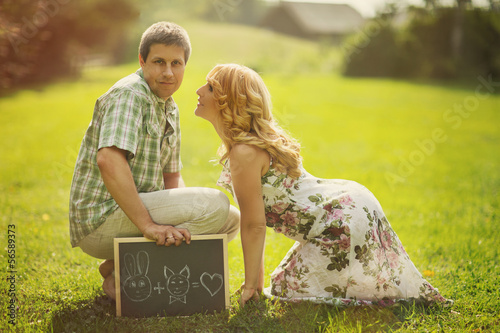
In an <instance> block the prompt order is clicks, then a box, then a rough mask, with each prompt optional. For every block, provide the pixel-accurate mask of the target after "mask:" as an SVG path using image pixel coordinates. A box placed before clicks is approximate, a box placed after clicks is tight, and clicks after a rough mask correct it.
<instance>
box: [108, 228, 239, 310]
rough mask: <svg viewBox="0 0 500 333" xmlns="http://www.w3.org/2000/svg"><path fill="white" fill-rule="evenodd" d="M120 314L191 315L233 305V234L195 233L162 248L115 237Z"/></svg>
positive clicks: (117, 303)
mask: <svg viewBox="0 0 500 333" xmlns="http://www.w3.org/2000/svg"><path fill="white" fill-rule="evenodd" d="M114 246H115V281H116V315H117V316H130V317H150V316H187V315H191V314H193V313H205V312H207V313H211V312H214V311H221V310H224V309H226V308H228V307H229V280H228V277H229V274H228V268H227V236H226V235H202V236H192V240H191V243H190V244H189V245H188V244H186V243H184V242H183V243H182V244H181V245H180V246H173V245H172V246H169V247H166V246H158V245H156V243H155V242H154V241H151V240H148V239H146V238H143V237H133V238H115V245H114Z"/></svg>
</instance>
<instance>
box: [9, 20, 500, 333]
mask: <svg viewBox="0 0 500 333" xmlns="http://www.w3.org/2000/svg"><path fill="white" fill-rule="evenodd" d="M182 25H184V24H182ZM184 26H185V27H186V29H187V30H188V32H189V33H190V35H191V38H192V42H193V49H194V53H193V57H192V58H191V60H190V63H189V64H188V68H187V70H186V75H185V78H184V82H183V85H182V87H181V89H180V90H179V92H177V93H176V95H175V96H174V97H175V99H176V102H177V103H178V105H179V107H180V110H181V122H182V126H183V146H182V149H183V153H182V154H183V163H184V169H183V177H184V179H185V181H186V183H187V185H188V186H209V187H215V181H216V180H217V177H218V174H219V173H220V170H221V167H220V166H214V165H213V163H210V162H209V160H211V159H214V158H215V152H216V149H217V146H218V145H219V140H218V139H217V136H216V134H215V132H214V130H213V128H212V126H211V125H210V124H209V123H207V122H206V121H203V120H201V119H198V118H196V117H195V116H194V115H193V112H192V110H194V108H195V105H196V98H197V97H196V94H195V90H196V89H197V88H198V87H200V86H201V85H203V84H204V81H205V75H206V74H207V73H208V71H209V70H210V69H211V68H212V67H213V65H215V64H216V63H222V62H232V61H235V62H240V63H243V64H251V65H252V66H254V67H258V68H260V70H261V72H262V74H263V77H264V80H265V82H266V83H267V85H268V87H269V89H270V91H271V94H272V96H273V104H274V106H275V111H274V112H275V114H276V116H277V118H278V120H279V121H280V123H281V124H282V125H283V126H284V127H285V128H287V129H288V130H289V131H290V132H291V133H292V134H293V135H294V136H295V137H297V138H298V139H299V141H300V142H301V143H302V147H303V149H302V152H303V156H304V165H305V168H306V169H307V170H308V171H309V172H311V173H312V174H314V175H316V176H318V177H324V178H341V179H351V180H355V181H358V182H359V183H361V184H363V185H365V186H367V187H368V188H369V189H370V190H371V191H372V192H373V193H374V194H375V196H376V197H377V198H378V199H379V200H380V202H381V204H382V207H384V210H385V213H386V215H387V217H388V219H389V221H390V222H391V224H392V227H393V228H394V230H395V231H396V232H397V234H398V236H399V238H400V239H401V241H402V243H403V245H404V246H405V249H406V251H407V252H408V253H409V255H410V257H411V258H412V260H413V262H414V263H415V265H416V267H417V268H418V269H419V270H420V272H422V273H423V274H424V275H425V276H426V278H427V279H428V280H429V281H430V283H431V284H432V285H433V286H435V287H436V288H439V291H440V292H441V293H442V294H443V295H444V296H445V297H447V298H450V299H453V300H454V301H455V305H454V306H453V307H451V308H425V309H422V308H418V307H415V306H413V307H412V306H410V307H402V308H385V309H381V308H370V307H356V308H348V309H339V308H332V307H328V306H323V305H315V304H309V303H303V304H282V303H273V302H271V301H269V300H261V301H260V302H257V303H255V304H251V305H250V306H248V307H245V308H243V309H240V308H239V306H238V304H237V297H236V296H233V297H231V308H230V309H228V310H227V311H224V312H222V313H219V314H206V315H201V314H200V315H195V316H191V317H186V318H170V317H169V318H147V319H135V318H117V317H116V316H115V305H114V304H113V303H111V302H109V301H108V300H107V299H106V298H105V297H104V295H103V292H102V290H101V283H102V279H101V277H100V275H99V273H98V264H99V261H98V260H96V259H93V258H91V257H89V256H88V255H85V254H84V253H83V252H82V251H81V250H79V249H72V248H71V246H70V244H69V235H68V221H67V214H68V200H69V187H70V182H71V176H72V172H73V167H74V163H75V160H76V155H77V152H78V148H79V145H80V142H81V139H82V137H83V133H84V131H85V130H86V127H87V126H88V123H89V121H90V117H91V116H92V110H93V106H94V102H95V100H96V99H97V98H98V97H99V96H100V95H101V94H102V93H104V92H105V91H106V90H107V89H109V87H110V86H111V85H112V84H113V83H114V82H116V81H117V80H118V79H120V78H122V77H123V76H125V75H128V74H130V73H131V72H133V71H135V69H136V68H137V67H138V64H137V63H133V64H129V65H122V66H119V67H109V68H94V69H86V70H85V71H84V72H83V74H82V77H81V78H80V79H79V80H78V81H76V82H61V83H58V84H52V85H48V86H46V87H45V88H44V89H43V90H38V91H33V90H24V91H19V92H17V93H16V94H13V95H11V96H8V97H3V98H1V99H0V110H2V112H0V160H1V161H2V163H0V230H2V233H0V249H1V251H0V261H1V263H2V268H4V267H5V266H6V264H7V234H6V230H7V226H8V225H9V224H14V225H16V270H17V275H16V291H17V297H18V300H17V305H18V309H17V315H18V317H17V326H16V327H15V329H14V331H19V332H30V331H43V332H46V331H48V332H50V331H54V332H114V331H117V332H121V331H125V332H159V331H162V332H207V331H208V332H245V331H250V332H353V331H354V332H358V331H359V332H361V331H362V332H380V331H403V332H405V331H419V332H427V331H428V332H433V331H446V332H464V331H465V332H481V331H484V332H494V331H498V330H499V329H500V317H499V315H498V314H499V313H500V302H499V299H500V279H499V276H500V263H499V259H498V258H499V257H500V256H499V247H498V242H499V239H500V228H499V227H498V225H499V220H498V217H499V194H498V189H499V188H500V176H499V173H498V170H499V167H500V155H499V154H497V153H496V151H497V150H498V145H499V143H500V132H499V131H498V124H499V114H498V106H499V105H500V96H498V95H495V94H491V93H489V91H488V90H484V89H483V90H482V91H481V92H482V94H484V96H483V97H484V98H482V99H480V100H478V101H479V102H478V105H477V106H476V107H474V108H472V109H471V108H470V106H469V109H470V112H469V113H468V114H467V113H462V114H463V115H460V114H459V113H457V112H453V115H454V116H456V117H461V118H459V119H460V120H461V121H460V122H457V121H453V122H450V121H447V119H448V118H445V117H444V115H445V114H447V112H448V110H454V105H456V104H461V105H467V104H465V103H466V101H470V100H471V99H473V98H474V97H475V96H476V95H475V94H476V88H477V86H478V85H479V84H481V83H480V82H479V81H477V82H474V83H473V84H472V85H470V86H458V85H452V84H450V83H448V84H446V85H436V84H430V83H423V82H420V83H414V82H408V81H398V80H387V79H385V80H384V79H352V78H346V77H341V76H338V75H332V74H325V73H326V72H330V70H325V68H328V66H331V65H332V64H333V62H332V61H333V60H332V59H335V58H331V59H330V58H326V57H321V55H322V53H320V51H319V49H318V46H317V45H315V44H312V43H307V42H303V41H297V40H293V39H288V38H283V37H281V36H277V35H273V34H269V33H265V32H261V31H258V30H254V29H249V28H243V27H237V26H231V25H226V24H220V25H213V24H210V25H207V24H201V23H186V24H185V25H184ZM209 37H210V38H209ZM228 40H230V41H231V43H234V45H236V46H234V47H231V43H223V41H228ZM214 45H216V46H217V47H214ZM300 49H302V53H301V52H298V51H299V50H300ZM263 50H266V52H263ZM286 50H292V51H291V52H290V53H291V54H289V53H287V52H286ZM296 50H297V52H295V51H296ZM328 52H331V54H332V56H334V55H335V54H338V52H336V51H335V50H329V51H328ZM263 53H266V54H267V55H264V54H263ZM274 54H275V55H276V56H275V57H272V56H270V55H274ZM267 61H270V63H267ZM494 89H496V91H498V89H499V87H498V86H495V87H494ZM463 110H466V108H465V107H464V108H463ZM463 110H462V111H463ZM448 120H449V119H448ZM438 128H439V129H441V130H442V131H443V133H444V136H445V137H446V139H445V140H441V141H440V142H434V147H432V145H430V143H429V141H426V140H430V138H432V133H433V131H434V130H435V129H438ZM422 142H426V146H425V147H426V149H427V150H426V151H427V152H428V153H423V151H422ZM431 148H433V149H431ZM418 151H420V152H422V154H423V155H421V156H424V159H423V160H422V161H420V162H419V164H418V165H417V164H411V165H410V166H411V167H412V168H413V169H411V170H410V171H411V172H410V171H408V170H406V169H404V168H403V166H407V165H406V164H407V163H411V162H409V161H411V160H412V159H411V157H412V156H416V152H418ZM403 171H406V172H403ZM390 175H393V176H395V178H391V177H388V176H390ZM292 244H293V242H292V241H290V240H288V239H286V238H284V237H283V236H282V235H279V234H275V233H273V232H271V231H268V234H267V240H266V259H265V274H266V281H268V278H269V275H270V274H271V272H272V271H273V269H274V268H275V267H276V266H278V265H279V263H280V261H281V259H282V258H283V257H284V256H285V254H286V252H287V251H288V249H289V248H290V247H291V245H292ZM362 252H363V251H362V249H360V251H359V253H360V254H362ZM229 267H230V281H229V282H230V291H231V293H234V292H235V291H236V290H237V289H238V288H239V286H240V285H241V283H242V281H243V279H244V271H243V267H244V266H243V258H242V254H241V243H240V241H239V240H238V239H236V240H234V241H232V242H231V243H230V244H229ZM2 274H3V275H2V279H1V282H0V289H2V290H7V289H8V285H7V280H6V279H5V278H4V277H5V275H6V274H7V270H6V269H4V270H2ZM333 284H335V282H334V281H333V282H332V285H333ZM333 291H334V289H332V292H333ZM7 302H8V298H7V297H6V294H5V293H4V292H2V293H0V308H1V309H2V310H0V318H1V320H0V331H9V330H10V329H11V328H12V327H11V326H10V325H9V324H8V321H7V319H8V318H7V317H6V316H7V312H6V310H5V309H6V305H7Z"/></svg>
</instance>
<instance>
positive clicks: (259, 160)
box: [229, 143, 269, 169]
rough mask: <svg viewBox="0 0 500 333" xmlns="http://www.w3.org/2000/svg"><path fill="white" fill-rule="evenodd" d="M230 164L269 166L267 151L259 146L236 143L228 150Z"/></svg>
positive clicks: (261, 167)
mask: <svg viewBox="0 0 500 333" xmlns="http://www.w3.org/2000/svg"><path fill="white" fill-rule="evenodd" d="M229 159H230V161H231V166H233V165H235V164H238V165H240V166H241V167H244V166H247V167H258V168H260V169H264V168H266V167H269V153H268V152H267V151H266V150H264V149H262V148H259V147H256V146H254V145H247V144H242V143H240V144H236V145H234V146H233V147H232V149H231V151H230V152H229Z"/></svg>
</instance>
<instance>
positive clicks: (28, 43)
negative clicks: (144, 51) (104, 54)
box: [0, 0, 138, 89]
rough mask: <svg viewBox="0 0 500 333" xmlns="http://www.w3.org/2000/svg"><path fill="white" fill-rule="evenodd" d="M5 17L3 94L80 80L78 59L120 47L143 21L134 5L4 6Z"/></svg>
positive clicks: (0, 51)
mask: <svg viewBox="0 0 500 333" xmlns="http://www.w3.org/2000/svg"><path fill="white" fill-rule="evenodd" d="M0 13H1V14H0V28H1V30H0V87H1V88H3V89H12V88H17V87H21V86H23V85H26V84H32V83H38V82H47V81H48V80H50V79H52V78H54V77H58V76H62V75H69V74H77V73H78V71H79V67H78V66H77V65H78V63H79V62H78V61H77V59H78V58H79V57H81V56H82V55H84V54H86V53H88V52H89V51H91V50H96V49H101V50H105V51H108V52H110V51H112V50H113V48H116V47H119V45H116V42H115V41H117V40H119V38H120V36H121V35H123V34H124V33H125V27H126V25H127V24H128V23H130V22H131V21H132V20H133V19H134V18H136V17H137V16H138V12H137V11H136V10H135V7H134V6H133V5H132V4H131V2H130V1H129V0H105V1H102V0H101V1H99V0H82V1H69V0H3V2H2V3H1V5H0Z"/></svg>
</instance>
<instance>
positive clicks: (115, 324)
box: [49, 295, 440, 333]
mask: <svg viewBox="0 0 500 333" xmlns="http://www.w3.org/2000/svg"><path fill="white" fill-rule="evenodd" d="M231 304H232V305H233V307H232V308H231V309H229V310H226V311H222V312H220V313H213V314H194V315H191V316H189V317H149V318H129V317H116V307H115V303H114V302H112V301H111V300H109V299H108V298H107V296H104V295H97V296H96V297H95V298H94V299H93V300H88V301H82V302H80V303H77V304H71V305H69V306H67V307H66V308H63V309H61V310H59V311H57V312H54V313H53V315H52V322H51V328H49V331H50V329H52V331H53V332H113V331H118V332H158V331H162V332H301V333H307V332H333V331H334V332H353V331H356V332H358V331H362V332H388V331H393V330H397V329H400V328H405V327H407V328H408V325H410V326H412V325H414V324H415V323H416V322H418V321H419V319H420V318H424V317H425V316H426V315H428V314H429V313H434V314H437V313H438V312H440V310H439V309H427V308H422V307H418V306H414V305H413V306H406V307H403V306H401V307H391V308H380V307H372V306H358V307H348V308H345V309H341V308H336V307H332V306H328V305H319V304H313V303H309V302H303V303H281V302H273V301H270V300H267V299H262V300H261V301H260V302H256V303H249V304H247V306H245V307H244V308H240V307H239V306H238V305H236V304H237V301H236V299H234V298H233V297H232V302H231Z"/></svg>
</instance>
